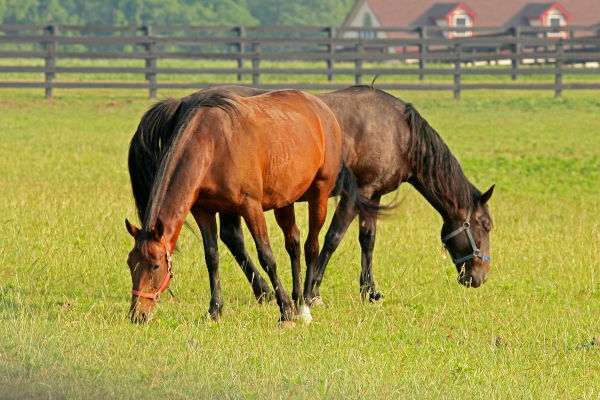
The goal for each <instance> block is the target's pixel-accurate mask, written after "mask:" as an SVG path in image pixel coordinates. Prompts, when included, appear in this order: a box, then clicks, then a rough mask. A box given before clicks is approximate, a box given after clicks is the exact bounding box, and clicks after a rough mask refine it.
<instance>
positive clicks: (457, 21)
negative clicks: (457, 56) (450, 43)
mask: <svg viewBox="0 0 600 400" xmlns="http://www.w3.org/2000/svg"><path fill="white" fill-rule="evenodd" d="M453 20H454V26H455V27H457V28H467V27H469V26H471V24H470V20H469V17H468V16H467V15H464V14H460V15H454V17H453ZM452 36H453V37H457V36H471V31H454V32H452Z"/></svg>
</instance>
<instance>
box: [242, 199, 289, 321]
mask: <svg viewBox="0 0 600 400" xmlns="http://www.w3.org/2000/svg"><path fill="white" fill-rule="evenodd" d="M243 216H244V220H245V221H246V225H247V226H248V229H249V230H250V233H251V234H252V238H253V239H254V242H255V243H256V250H257V251H258V259H259V261H260V265H261V266H262V267H263V269H264V270H265V272H266V273H267V274H268V275H269V278H270V279H271V284H272V285H273V289H275V297H276V298H277V304H278V305H279V310H280V312H281V317H280V319H279V321H280V322H281V324H282V326H286V325H289V324H290V322H291V321H292V317H293V314H292V303H291V301H290V297H289V296H288V294H287V293H286V291H285V289H284V288H283V285H282V284H281V281H280V280H279V277H278V276H277V264H276V263H275V258H274V257H273V251H272V250H271V245H270V244H269V236H268V235H267V223H266V221H265V215H264V214H263V210H262V207H261V204H260V203H258V204H250V205H247V206H246V208H245V210H244V211H243Z"/></svg>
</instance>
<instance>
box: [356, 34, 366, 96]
mask: <svg viewBox="0 0 600 400" xmlns="http://www.w3.org/2000/svg"><path fill="white" fill-rule="evenodd" d="M364 52H365V49H364V45H363V42H362V39H359V42H358V43H357V44H356V53H357V55H358V56H359V57H360V58H357V59H356V61H355V62H354V66H355V68H356V72H355V74H354V84H356V85H362V67H363V59H362V56H363V54H364Z"/></svg>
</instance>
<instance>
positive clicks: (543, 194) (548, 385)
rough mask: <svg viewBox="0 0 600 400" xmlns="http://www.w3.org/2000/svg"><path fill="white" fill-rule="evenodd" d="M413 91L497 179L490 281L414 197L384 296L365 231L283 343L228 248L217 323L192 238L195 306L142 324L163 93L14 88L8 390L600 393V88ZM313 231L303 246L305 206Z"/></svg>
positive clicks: (4, 386) (474, 163)
mask: <svg viewBox="0 0 600 400" xmlns="http://www.w3.org/2000/svg"><path fill="white" fill-rule="evenodd" d="M166 94H174V95H181V94H183V92H174V93H166V92H161V93H159V96H160V95H166ZM396 94H397V95H398V96H399V97H401V98H403V99H405V100H407V101H411V102H413V103H414V104H415V106H416V107H417V109H418V110H419V111H420V112H421V114H422V115H423V116H424V117H425V118H427V119H428V120H429V122H430V123H431V124H432V126H434V127H435V128H436V129H437V130H438V132H440V134H441V135H442V137H443V138H444V140H445V141H446V142H447V143H448V145H449V146H450V148H451V150H452V151H453V153H454V154H455V155H456V157H457V158H458V160H459V161H460V163H461V165H462V166H463V169H464V170H465V173H466V175H467V177H469V178H470V179H471V180H472V182H473V183H475V184H476V185H477V186H478V187H479V188H480V189H487V188H488V187H489V186H490V185H491V184H492V183H496V190H495V192H494V196H493V197H492V199H491V200H490V213H491V215H492V217H493V218H494V223H495V228H494V230H493V231H492V234H491V236H490V241H491V245H490V247H491V251H492V257H493V264H492V270H491V272H490V279H489V281H488V283H486V284H485V285H484V286H482V287H481V288H479V289H466V288H464V287H462V286H460V285H459V284H457V283H456V271H455V269H454V266H453V265H452V263H451V262H450V261H449V260H448V259H444V258H443V257H442V254H441V251H440V250H441V244H440V242H439V232H440V229H441V218H440V217H439V215H438V214H437V213H436V212H435V211H434V210H433V208H432V207H431V206H430V205H429V204H428V203H427V202H426V201H425V200H424V199H423V198H422V197H421V196H420V195H419V194H418V193H417V192H416V191H415V190H414V189H413V188H412V187H410V186H408V185H406V186H403V187H402V188H401V189H400V193H399V199H401V200H402V201H401V204H400V207H398V209H396V210H395V211H394V212H392V213H391V215H390V216H388V217H387V218H385V219H383V220H381V221H380V223H379V226H378V237H377V243H376V247H375V253H374V265H375V267H374V273H375V279H376V282H377V283H378V286H379V288H380V289H381V291H382V292H383V293H384V294H385V296H386V298H385V301H384V302H383V303H381V304H379V305H372V304H365V303H362V302H361V300H360V295H359V291H358V279H359V270H360V247H359V245H358V240H357V236H358V234H357V226H356V222H355V223H353V225H352V226H351V228H350V230H349V232H348V234H347V236H346V237H345V239H344V240H343V241H342V244H341V246H340V248H339V250H338V251H337V252H336V253H335V254H334V256H333V258H332V260H331V263H330V265H329V268H328V270H327V273H326V276H325V280H324V282H323V287H322V291H321V292H322V295H323V297H324V301H325V302H326V305H325V307H322V308H318V309H314V310H313V317H314V322H313V323H312V324H311V325H303V324H299V325H297V326H296V327H295V328H294V329H291V330H280V329H278V328H277V323H276V321H277V317H278V309H277V307H276V306H274V305H272V304H268V305H262V306H261V305H258V304H256V303H255V301H254V300H253V297H252V293H251V290H250V288H249V286H248V285H247V283H246V281H245V278H244V277H243V274H242V273H241V272H240V271H239V268H238V267H237V266H236V264H235V261H234V260H233V257H231V255H230V254H229V253H228V252H227V251H226V249H225V247H224V246H223V245H220V253H221V279H222V286H223V291H224V293H223V294H224V298H225V302H226V303H225V309H224V315H223V318H222V319H221V321H220V322H219V323H213V322H210V321H209V320H207V318H206V317H205V314H206V310H207V309H208V302H209V289H208V279H207V273H206V267H205V265H204V257H203V252H202V247H201V245H200V243H199V240H198V237H197V235H198V234H197V232H194V231H191V230H184V231H183V232H182V235H181V237H180V240H179V243H178V245H179V247H180V248H181V252H179V253H177V254H175V256H174V271H175V280H174V281H173V283H172V287H173V289H174V291H175V294H176V295H177V300H176V301H175V302H172V301H168V302H164V303H162V304H161V305H160V306H159V308H158V310H157V313H156V315H155V318H154V319H153V320H152V322H151V323H150V324H149V325H145V326H137V325H133V324H131V323H130V322H129V321H128V319H127V317H126V313H127V309H128V306H129V299H130V294H129V291H130V289H131V279H130V274H129V270H128V268H127V266H126V258H127V254H128V252H129V250H130V249H131V247H132V244H133V243H132V240H131V238H130V236H129V235H128V233H127V232H126V230H125V226H124V223H123V221H124V219H125V217H128V218H130V220H134V221H135V220H136V218H135V211H134V205H133V199H132V196H131V193H130V188H129V178H128V173H127V165H126V155H127V147H128V142H129V139H130V137H131V135H132V134H133V132H134V130H135V127H136V125H137V123H138V122H139V119H140V117H141V115H142V113H143V112H144V110H145V109H146V108H147V107H148V106H149V104H150V101H149V100H147V99H146V96H147V93H146V92H145V91H131V92H128V91H94V92H89V91H61V90H56V93H55V99H53V100H51V101H45V100H43V99H41V97H42V95H41V93H40V91H39V90H37V91H26V90H24V91H12V90H2V91H0V110H1V111H2V114H1V117H0V132H2V133H1V137H2V140H1V141H0V155H1V157H0V191H1V193H2V203H3V206H2V208H0V398H3V399H4V398H9V399H10V398H86V399H104V398H141V397H147V396H152V397H163V398H165V397H166V398H194V399H195V398H307V397H310V398H332V399H337V398H436V399H437V398H465V397H467V398H484V399H489V398H507V399H513V398H534V399H541V398H569V399H574V398H590V399H595V398H598V397H600V344H596V343H597V342H596V341H595V340H600V216H599V213H598V203H599V201H600V185H599V182H600V135H599V134H598V133H599V132H600V118H598V110H600V96H599V93H598V92H577V93H574V92H565V94H564V99H563V100H555V99H553V98H552V96H553V93H550V92H547V93H536V92H491V91H477V92H467V93H464V95H463V99H462V100H461V101H459V102H456V101H452V100H450V97H451V94H450V93H441V94H440V93H422V92H416V93H401V94H400V93H396ZM392 199H393V197H388V200H392ZM331 206H333V204H331ZM331 209H332V208H330V210H331ZM268 218H269V221H268V222H269V229H270V232H271V239H272V242H273V249H274V251H275V256H276V259H277V261H278V263H279V265H280V271H281V273H280V276H281V277H282V278H283V279H284V284H285V285H286V288H287V289H288V290H289V289H290V288H291V277H290V271H289V270H290V268H289V266H288V265H289V262H288V258H287V254H286V252H285V249H284V246H283V240H282V237H281V234H280V232H279V231H278V229H277V227H276V224H275V221H274V219H273V217H272V213H269V214H268ZM298 218H299V220H300V229H301V232H303V234H304V233H305V232H306V225H307V224H306V210H305V208H303V207H299V208H298ZM248 246H249V248H250V250H251V254H254V255H255V254H256V253H255V250H254V247H253V246H252V245H251V242H250V241H248ZM254 259H256V257H254ZM594 338H598V339H594Z"/></svg>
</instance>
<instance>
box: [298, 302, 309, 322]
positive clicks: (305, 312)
mask: <svg viewBox="0 0 600 400" xmlns="http://www.w3.org/2000/svg"><path fill="white" fill-rule="evenodd" d="M298 318H299V319H300V320H302V321H303V322H304V323H305V324H310V323H311V321H312V315H310V308H308V306H307V305H306V304H302V305H301V306H300V312H299V313H298Z"/></svg>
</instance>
